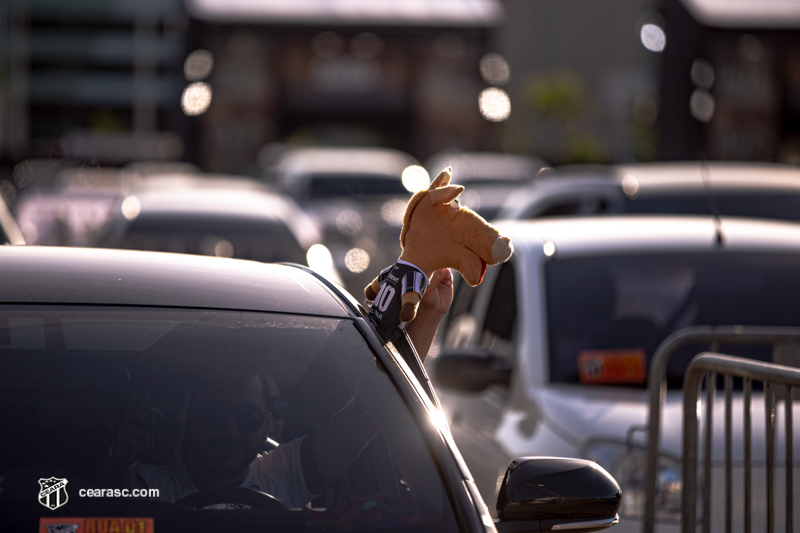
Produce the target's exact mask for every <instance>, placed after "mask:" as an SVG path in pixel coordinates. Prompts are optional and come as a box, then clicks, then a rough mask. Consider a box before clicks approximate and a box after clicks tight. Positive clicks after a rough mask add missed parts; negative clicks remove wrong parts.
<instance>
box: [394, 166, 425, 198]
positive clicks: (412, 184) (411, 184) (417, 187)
mask: <svg viewBox="0 0 800 533" xmlns="http://www.w3.org/2000/svg"><path fill="white" fill-rule="evenodd" d="M401 178H402V180H403V187H405V188H406V190H407V191H408V192H411V193H415V192H419V191H421V190H423V189H427V188H428V185H429V184H430V182H431V177H430V176H429V175H428V171H427V170H425V169H424V168H422V167H421V166H419V165H411V166H408V167H406V168H405V169H403V174H402V175H401Z"/></svg>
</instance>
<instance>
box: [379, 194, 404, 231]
mask: <svg viewBox="0 0 800 533" xmlns="http://www.w3.org/2000/svg"><path fill="white" fill-rule="evenodd" d="M405 212H406V202H404V201H403V200H400V199H394V200H389V201H388V202H385V203H384V204H383V205H382V206H381V218H382V219H383V221H384V222H386V223H387V224H389V225H390V226H402V225H403V215H404V214H405Z"/></svg>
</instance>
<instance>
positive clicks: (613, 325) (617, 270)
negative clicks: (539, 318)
mask: <svg viewBox="0 0 800 533" xmlns="http://www.w3.org/2000/svg"><path fill="white" fill-rule="evenodd" d="M798 271H800V256H798V255H797V254H776V253H759V254H756V253H736V252H727V251H725V250H720V251H718V252H714V253H693V254H686V253H683V254H682V253H670V254H666V253H652V254H626V255H606V256H600V257H581V258H569V259H555V260H552V261H550V262H548V263H547V264H546V267H545V275H546V293H547V295H546V298H547V316H548V328H547V329H548V342H549V353H550V381H551V382H555V383H585V384H598V385H627V386H636V387H645V385H646V378H647V366H648V365H649V362H650V360H651V359H652V357H653V353H654V351H655V349H656V348H657V346H658V345H659V344H660V342H661V341H662V340H664V338H666V337H667V336H668V335H669V334H670V333H672V332H673V331H675V330H677V329H679V328H683V327H687V326H693V325H712V326H716V325H728V326H733V325H753V326H800V277H798V275H797V272H798ZM707 349H709V346H699V345H697V346H686V347H684V348H681V349H679V350H678V351H677V352H676V353H675V354H674V355H673V356H672V357H671V359H670V362H669V365H668V370H667V372H668V376H667V377H668V385H669V386H671V387H679V386H680V385H681V381H682V377H683V374H684V371H685V370H686V366H687V365H688V362H689V361H690V359H691V357H692V356H694V355H696V354H697V353H699V352H701V351H704V350H707ZM719 351H721V352H723V353H729V354H732V355H742V356H746V357H752V358H755V359H760V360H765V361H768V360H770V357H771V351H770V349H769V348H762V347H753V346H751V347H742V346H724V345H723V346H720V350H719Z"/></svg>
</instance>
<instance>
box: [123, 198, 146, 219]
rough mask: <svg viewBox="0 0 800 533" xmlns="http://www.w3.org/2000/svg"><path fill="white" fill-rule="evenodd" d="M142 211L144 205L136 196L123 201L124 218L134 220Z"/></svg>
mask: <svg viewBox="0 0 800 533" xmlns="http://www.w3.org/2000/svg"><path fill="white" fill-rule="evenodd" d="M141 210H142V204H141V203H140V202H139V199H138V198H136V197H135V196H127V197H125V199H124V200H123V201H122V216H124V217H125V218H127V219H128V220H133V219H134V218H136V217H138V216H139V212H141Z"/></svg>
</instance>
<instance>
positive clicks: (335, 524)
mask: <svg viewBox="0 0 800 533" xmlns="http://www.w3.org/2000/svg"><path fill="white" fill-rule="evenodd" d="M242 376H244V377H245V378H246V379H244V381H242V380H239V381H236V379H240V378H241V377H242ZM234 378H235V379H234ZM231 383H246V384H247V387H249V386H250V385H251V384H254V383H255V385H254V387H255V388H254V389H253V390H256V391H257V392H255V393H254V394H255V395H253V394H250V393H247V392H246V391H243V390H241V389H237V390H229V388H226V387H228V384H231ZM221 391H224V392H221ZM224 394H233V395H234V397H236V398H239V399H241V398H242V397H244V398H246V399H247V398H249V400H248V401H240V400H237V401H238V402H239V403H226V400H225V398H226V397H225V396H224ZM248 394H250V396H247V395H248ZM237 395H238V396H237ZM242 395H244V396H242ZM0 398H1V400H0V449H2V451H3V453H2V454H0V514H2V515H3V516H6V517H9V516H12V514H11V510H12V509H13V516H15V517H20V516H23V515H24V516H29V515H33V517H44V518H42V520H46V521H47V524H58V523H60V524H72V523H73V522H75V521H76V520H78V518H75V517H83V518H80V520H84V521H85V520H94V522H92V525H91V527H88V526H87V527H86V528H85V530H86V531H89V530H91V528H95V529H96V530H97V531H115V530H116V531H129V530H130V531H137V532H138V531H142V532H144V531H153V529H152V524H153V523H155V529H156V530H171V531H178V530H180V531H196V530H203V531H206V530H219V531H223V530H224V531H247V530H251V529H258V531H264V527H265V525H266V526H267V527H269V528H270V529H269V530H270V531H282V530H291V531H298V530H304V529H306V528H307V529H309V530H314V531H320V530H322V531H326V530H331V531H338V530H344V529H346V530H354V529H359V530H367V529H383V528H392V529H393V531H414V532H434V531H436V532H439V531H451V530H455V529H457V526H456V522H455V518H454V515H453V513H452V510H451V508H450V506H449V499H448V495H447V493H446V491H445V489H444V485H443V483H442V480H441V478H440V477H439V469H438V468H437V465H436V463H435V462H434V459H433V457H432V455H431V453H430V451H429V448H428V447H427V444H426V442H425V440H424V438H423V436H422V434H421V432H420V430H419V429H418V426H417V425H416V422H415V421H414V418H413V417H412V414H411V413H410V411H409V409H408V407H407V406H406V403H405V402H404V401H403V399H402V398H401V396H400V394H399V393H398V392H397V389H396V386H395V385H394V384H393V382H392V381H391V379H390V378H389V376H388V374H387V372H386V369H385V368H384V367H383V366H382V364H381V363H379V360H378V359H376V357H375V354H374V353H373V352H372V351H371V350H370V349H369V348H368V345H367V343H366V341H365V340H364V338H363V336H362V335H361V334H360V333H359V332H358V330H357V328H356V327H355V325H354V324H353V322H352V321H350V320H341V319H333V318H322V317H308V316H296V315H282V314H270V313H257V312H237V311H215V310H193V309H184V310H174V309H163V308H161V309H159V308H123V307H111V306H42V305H5V306H3V307H2V308H0ZM348 410H352V413H356V414H357V416H359V417H361V418H360V419H359V420H362V423H360V424H359V425H358V426H357V427H359V428H363V427H369V428H372V429H371V433H370V436H369V438H367V439H365V441H364V442H365V444H364V445H363V446H362V447H360V448H358V449H352V446H350V440H349V439H350V438H351V437H354V436H356V434H357V433H358V432H359V431H360V430H353V431H350V434H347V432H345V433H341V432H340V433H339V439H329V440H324V441H322V442H324V449H323V450H317V449H314V450H313V451H312V452H310V453H316V454H317V455H314V457H319V456H320V455H319V454H321V453H325V454H329V455H330V454H332V456H333V457H336V458H337V460H336V461H332V462H329V463H326V464H322V465H319V467H318V469H317V470H318V471H317V472H315V474H316V475H317V476H320V479H322V477H324V475H325V474H326V471H325V469H326V468H333V469H336V468H338V467H340V466H342V465H343V466H342V470H343V472H344V473H343V475H341V476H339V477H338V478H337V480H336V481H335V482H334V483H333V484H332V485H330V486H327V487H325V488H323V489H320V490H318V491H316V492H315V491H313V490H312V488H313V487H312V486H311V482H310V481H309V479H311V478H310V476H311V473H310V471H307V470H306V467H307V466H308V464H309V463H307V462H306V457H305V455H302V454H305V453H306V452H305V451H301V450H305V448H303V447H302V446H303V444H302V443H304V442H305V441H306V440H308V439H309V438H310V437H305V438H303V437H304V436H307V435H314V434H316V433H318V432H320V431H321V428H326V427H328V426H329V425H330V424H329V422H330V421H331V420H334V419H335V418H336V416H337V414H338V413H340V412H350V411H348ZM129 413H139V414H140V415H141V414H142V413H143V415H141V418H138V419H137V418H134V420H136V421H137V422H138V421H142V422H143V425H142V426H140V427H142V428H144V429H145V430H146V431H147V435H148V437H147V440H146V447H145V448H144V451H143V452H142V454H141V456H140V458H139V462H138V464H135V466H133V467H132V468H133V469H134V470H135V472H136V474H137V480H138V482H139V483H140V482H141V481H142V480H146V483H145V485H141V484H139V485H137V486H140V487H142V486H143V487H146V489H135V490H139V491H142V490H146V491H147V492H138V493H136V495H135V496H134V494H133V493H127V494H121V493H120V492H119V490H118V489H117V492H113V491H111V489H114V488H115V487H113V486H109V484H108V482H107V481H106V480H107V479H108V478H107V477H106V476H105V475H104V474H103V472H105V470H104V469H106V470H107V469H108V461H109V460H111V458H113V454H114V453H117V454H118V453H119V451H118V450H115V449H114V446H119V445H120V442H121V441H122V437H120V435H121V433H122V432H121V430H120V425H121V421H122V420H124V419H125V417H126V416H129ZM137 416H138V415H137ZM354 416H355V415H354ZM264 424H266V426H264ZM264 427H268V437H267V436H266V433H262V431H267V430H264ZM223 430H224V431H231V432H233V434H234V435H240V437H236V439H239V438H241V439H250V440H252V439H255V446H257V452H258V453H259V454H260V455H259V457H270V456H273V457H277V458H276V459H273V461H274V462H270V463H268V464H269V465H270V468H272V465H274V464H277V465H278V466H281V465H282V466H283V470H281V469H280V468H278V467H276V468H275V469H273V470H270V473H269V476H267V478H269V479H266V481H263V483H262V479H261V477H259V476H262V477H263V475H262V474H263V473H262V472H261V470H257V471H255V473H254V471H253V470H252V468H253V466H252V465H251V466H250V469H251V470H250V473H249V474H248V478H247V479H246V480H245V485H240V486H245V488H241V489H238V491H237V490H234V489H230V490H228V489H216V492H215V490H207V491H203V490H200V489H198V488H197V487H203V486H204V484H207V480H208V478H202V477H198V476H199V475H198V474H196V472H205V473H206V474H208V473H209V472H213V471H214V470H213V468H212V467H214V468H218V469H220V471H222V470H224V469H225V468H229V467H228V466H225V465H227V464H228V462H229V460H231V457H233V458H234V459H235V458H236V457H239V456H238V455H237V454H238V453H239V451H240V447H242V448H243V447H244V446H245V444H242V443H241V442H239V441H238V440H236V439H234V438H233V437H229V438H228V440H225V439H222V438H221V437H219V438H217V437H213V438H212V437H209V435H216V433H214V432H216V431H220V432H222V431H223ZM241 435H245V436H241ZM342 435H343V436H342ZM254 436H255V437H254ZM259 436H262V437H264V438H259ZM215 439H216V440H215ZM204 447H205V448H204ZM209 450H210V451H209ZM203 454H207V455H203ZM276 454H277V455H276ZM244 455H245V456H246V454H244ZM203 461H207V464H208V465H211V466H208V467H207V468H206V470H196V469H195V468H194V466H192V465H195V464H196V463H199V464H205V463H203ZM215 461H216V462H215ZM312 461H313V459H312ZM125 462H126V463H127V462H128V461H125ZM248 462H249V461H245V465H247V464H248ZM284 463H285V464H284ZM253 464H255V462H254V463H253ZM326 465H327V466H326ZM112 466H114V465H112ZM124 466H125V465H123V467H124ZM293 467H298V468H299V470H292V468H293ZM262 468H264V467H263V466H262ZM122 471H123V472H124V473H127V472H128V470H125V469H124V468H122ZM209 475H210V474H209ZM220 475H221V474H220ZM251 476H255V477H251ZM270 476H271V477H270ZM298 476H303V478H304V479H305V483H302V482H300V481H298V480H300V479H301V478H300V477H298ZM248 479H249V480H251V482H250V483H248V482H247V480H248ZM253 480H255V481H253ZM276 480H277V481H276ZM264 483H266V485H267V486H269V485H270V484H273V485H275V487H276V489H275V490H272V489H268V488H265V486H264ZM259 484H261V485H259ZM152 489H157V490H158V492H157V493H154V492H153V491H152ZM248 489H259V490H258V491H255V490H248ZM197 491H199V492H197ZM242 491H243V492H247V493H250V492H252V493H253V494H255V495H257V496H258V497H257V498H255V499H253V498H252V497H244V498H243V497H242V495H241V494H240V493H241V492H242ZM265 492H266V493H273V492H274V494H272V495H273V496H274V497H276V498H278V499H279V500H280V501H281V502H282V504H280V505H273V503H274V498H270V497H269V496H266V495H265V494H263V493H265ZM191 493H194V494H195V496H197V495H202V497H200V499H197V500H195V501H191V499H186V496H187V494H189V495H190V494H191ZM126 495H127V497H125V496H126ZM250 496H252V495H250ZM4 497H5V498H4ZM9 498H10V499H9ZM175 500H180V501H178V503H175ZM284 506H285V507H284ZM243 509H247V511H246V512H245V511H243ZM26 513H27V514H26ZM70 517H71V518H70ZM86 517H94V518H91V519H90V518H86ZM33 519H35V518H33ZM126 521H127V522H126ZM112 522H113V524H112ZM25 523H29V522H25ZM82 523H83V522H82ZM159 526H161V527H159ZM65 527H66V526H65ZM115 528H116V529H115ZM42 530H44V527H42ZM48 530H49V529H48ZM83 530H84V529H80V531H83ZM59 531H67V529H63V530H62V529H59ZM70 531H72V530H70Z"/></svg>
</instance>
